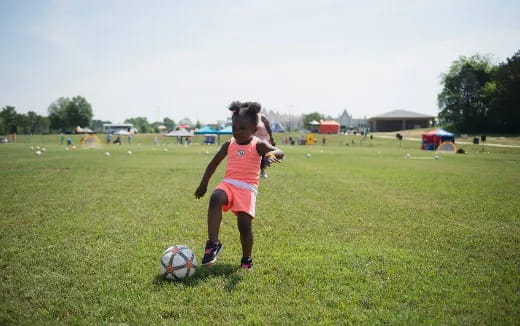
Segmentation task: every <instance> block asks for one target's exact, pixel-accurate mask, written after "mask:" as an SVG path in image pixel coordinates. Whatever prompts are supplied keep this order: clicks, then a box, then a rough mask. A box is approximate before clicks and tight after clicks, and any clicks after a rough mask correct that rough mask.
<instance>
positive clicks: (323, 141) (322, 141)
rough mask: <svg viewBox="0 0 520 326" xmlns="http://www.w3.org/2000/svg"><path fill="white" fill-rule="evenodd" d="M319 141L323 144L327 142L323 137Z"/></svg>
mask: <svg viewBox="0 0 520 326" xmlns="http://www.w3.org/2000/svg"><path fill="white" fill-rule="evenodd" d="M321 143H322V144H323V145H325V144H326V143H327V139H326V138H325V137H323V139H322V140H321Z"/></svg>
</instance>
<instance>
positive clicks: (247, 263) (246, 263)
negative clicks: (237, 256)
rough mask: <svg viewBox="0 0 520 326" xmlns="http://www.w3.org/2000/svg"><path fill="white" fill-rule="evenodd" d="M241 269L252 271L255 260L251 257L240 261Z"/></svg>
mask: <svg viewBox="0 0 520 326" xmlns="http://www.w3.org/2000/svg"><path fill="white" fill-rule="evenodd" d="M240 268H242V269H246V270H251V269H252V268H253V260H252V259H251V257H242V260H241V261H240Z"/></svg>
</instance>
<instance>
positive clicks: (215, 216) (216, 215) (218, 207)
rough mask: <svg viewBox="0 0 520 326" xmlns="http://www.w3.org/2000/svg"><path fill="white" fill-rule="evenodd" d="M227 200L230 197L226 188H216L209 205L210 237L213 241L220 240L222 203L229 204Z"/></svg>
mask: <svg viewBox="0 0 520 326" xmlns="http://www.w3.org/2000/svg"><path fill="white" fill-rule="evenodd" d="M227 202H228V198H227V195H226V192H225V191H224V190H221V189H215V190H214V191H213V193H212V194H211V198H210V200H209V207H208V239H209V240H210V241H211V242H213V243H216V242H218V233H219V230H220V222H221V221H222V205H225V204H227Z"/></svg>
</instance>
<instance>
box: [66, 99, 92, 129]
mask: <svg viewBox="0 0 520 326" xmlns="http://www.w3.org/2000/svg"><path fill="white" fill-rule="evenodd" d="M66 112H67V121H68V124H69V125H70V126H71V127H73V128H74V127H76V126H80V127H87V126H90V124H91V122H92V116H93V114H92V106H91V105H90V103H89V102H87V100H86V99H85V98H84V97H81V96H75V97H73V98H72V100H71V101H70V102H69V103H68V105H67V108H66Z"/></svg>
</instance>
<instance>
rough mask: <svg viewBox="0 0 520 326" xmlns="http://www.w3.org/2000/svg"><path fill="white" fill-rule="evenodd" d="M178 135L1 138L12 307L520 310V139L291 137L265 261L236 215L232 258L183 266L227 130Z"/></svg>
mask: <svg viewBox="0 0 520 326" xmlns="http://www.w3.org/2000/svg"><path fill="white" fill-rule="evenodd" d="M352 140H355V143H354V144H352ZM74 141H75V143H76V144H77V142H78V138H75V139H74ZM161 141H163V142H169V144H166V143H164V144H161V145H160V146H157V147H154V146H153V145H152V141H151V136H148V135H138V136H136V137H135V138H134V142H133V143H132V144H126V143H124V144H123V145H122V146H115V145H110V146H109V145H103V146H102V147H100V148H96V149H77V150H74V151H73V150H69V151H65V150H64V145H61V144H59V143H58V141H57V138H56V136H43V137H40V136H33V137H32V138H28V137H22V136H19V138H18V143H17V144H8V145H0V181H1V185H2V191H1V192H0V324H2V325H12V324H52V325H54V324H82V325H98V324H128V325H161V324H166V325H168V324H181V325H183V324H184V325H192V324H225V325H228V324H259V325H260V324H295V325H301V324H353V325H356V324H371V325H372V324H413V325H425V324H426V325H429V324H433V325H441V324H443V325H444V324H450V325H460V324H463V325H475V324H477V325H478V324H483V325H508V324H510V325H514V324H516V325H518V324H519V323H520V322H519V320H520V201H519V199H518V195H519V193H520V149H507V148H487V147H486V148H485V149H484V150H482V149H481V148H480V147H478V146H477V147H468V148H466V150H467V151H468V154H467V155H454V154H452V155H441V157H440V159H438V160H434V159H433V156H434V155H435V154H434V153H432V152H422V151H420V150H419V149H418V148H417V147H418V145H419V144H418V143H417V142H411V141H409V142H406V141H403V142H402V144H401V145H399V143H398V142H397V141H395V140H390V139H377V138H376V139H374V140H373V141H369V140H366V141H364V142H360V138H359V137H357V138H356V137H355V136H331V137H328V145H327V146H321V145H317V146H313V147H307V146H282V149H284V151H285V152H286V154H287V159H286V160H285V162H284V163H282V164H279V165H276V166H273V167H272V168H270V169H269V170H268V172H269V175H270V177H269V178H268V179H266V180H262V181H261V185H260V195H259V197H258V204H257V217H256V219H255V220H254V223H253V227H254V232H255V246H254V259H255V269H254V270H253V271H252V272H245V271H241V270H239V269H238V265H239V260H240V257H241V252H240V241H239V235H238V231H237V230H236V221H235V218H234V216H233V215H231V214H225V215H224V219H223V224H222V227H221V237H220V238H221V240H222V242H223V243H224V245H225V249H224V251H223V252H222V254H221V256H219V260H218V262H217V264H216V265H215V266H214V267H212V268H206V269H199V270H198V271H197V273H196V274H195V276H194V277H193V278H191V279H188V280H185V281H184V282H167V281H164V280H162V279H161V278H160V277H159V275H158V273H159V258H160V255H161V253H162V251H163V250H164V249H165V248H167V247H169V246H170V245H173V244H185V245H187V246H189V247H191V248H192V249H193V250H194V251H195V252H196V254H197V256H198V258H199V261H200V259H201V256H202V251H203V246H204V241H205V240H206V209H207V204H208V196H207V195H206V197H204V198H203V199H201V200H196V199H194V197H193V192H194V190H195V188H196V187H197V185H198V183H199V181H200V178H201V176H202V173H203V171H204V169H205V167H206V165H207V163H208V162H209V160H210V159H211V157H212V155H205V154H204V153H203V152H204V151H205V150H206V149H208V151H209V152H210V153H211V154H214V153H215V151H216V149H217V147H215V146H210V147H206V146H203V145H198V144H193V145H192V146H190V147H188V148H185V147H183V146H180V145H177V144H173V141H171V140H165V139H161ZM195 141H196V142H198V139H195ZM347 144H348V145H349V146H347ZM31 145H32V146H36V145H39V146H44V147H46V149H47V151H46V152H45V153H44V154H43V155H42V156H36V155H34V154H33V153H32V151H31V150H30V149H29V146H31ZM164 148H167V149H168V151H167V152H166V151H164ZM128 150H132V152H133V154H132V155H128V154H127V151H128ZM105 151H110V153H111V154H112V155H111V156H110V157H106V156H104V155H103V153H104V152H105ZM307 153H311V154H312V157H310V158H306V155H305V154H307ZM406 153H409V154H410V155H411V156H412V157H413V158H415V157H420V158H425V159H415V160H414V159H405V158H404V155H405V154H406ZM223 168H224V164H222V166H221V167H220V168H219V169H218V171H217V173H216V174H215V175H214V177H213V179H212V182H211V183H210V187H213V186H215V185H216V183H217V182H218V181H219V179H220V178H221V177H222V173H223Z"/></svg>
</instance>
